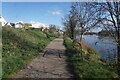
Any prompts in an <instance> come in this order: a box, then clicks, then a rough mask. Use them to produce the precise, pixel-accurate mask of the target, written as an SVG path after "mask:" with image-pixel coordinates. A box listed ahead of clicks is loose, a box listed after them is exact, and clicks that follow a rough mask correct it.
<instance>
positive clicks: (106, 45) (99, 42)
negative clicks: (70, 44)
mask: <svg viewBox="0 0 120 80" xmlns="http://www.w3.org/2000/svg"><path fill="white" fill-rule="evenodd" d="M76 38H77V39H79V36H77V37H76ZM107 39H108V37H106V38H104V39H103V38H101V37H99V36H97V35H84V36H83V40H84V41H85V43H86V44H87V45H89V46H90V47H92V48H93V49H95V50H96V51H97V52H98V53H99V56H100V58H101V59H109V61H114V59H116V58H115V57H116V56H117V46H116V44H115V43H114V42H112V41H109V40H107Z"/></svg>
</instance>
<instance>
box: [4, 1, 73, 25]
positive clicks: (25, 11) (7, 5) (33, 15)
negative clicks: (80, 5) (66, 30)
mask: <svg viewBox="0 0 120 80" xmlns="http://www.w3.org/2000/svg"><path fill="white" fill-rule="evenodd" d="M70 6H71V3H70V2H3V3H2V16H3V17H4V18H5V19H6V20H7V21H8V22H18V21H23V22H31V21H34V22H41V23H45V24H47V25H49V24H55V25H58V26H62V21H61V18H62V17H63V16H64V15H65V14H66V13H68V12H69V10H70Z"/></svg>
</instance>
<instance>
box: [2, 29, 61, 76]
mask: <svg viewBox="0 0 120 80" xmlns="http://www.w3.org/2000/svg"><path fill="white" fill-rule="evenodd" d="M48 36H49V38H48ZM58 36H59V35H57V34H50V33H49V32H42V31H40V30H34V29H28V30H22V29H13V28H10V27H3V29H2V43H3V45H2V71H3V72H2V74H3V78H8V77H10V74H12V73H14V72H16V71H18V70H20V69H21V68H23V67H25V66H26V64H27V63H28V62H29V61H30V60H31V59H32V58H33V57H35V56H37V55H38V54H39V52H41V51H42V50H43V49H44V48H45V46H46V45H47V44H48V43H49V42H50V41H51V40H53V39H54V38H56V37H58Z"/></svg>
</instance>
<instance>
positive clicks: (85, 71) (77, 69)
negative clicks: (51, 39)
mask: <svg viewBox="0 0 120 80" xmlns="http://www.w3.org/2000/svg"><path fill="white" fill-rule="evenodd" d="M72 42H73V41H72V40H71V39H70V38H69V37H64V45H65V46H66V48H67V50H66V54H67V56H68V61H69V62H70V64H69V65H70V68H71V70H72V71H73V73H74V74H75V77H76V78H78V79H81V78H118V75H117V73H116V72H117V71H116V70H114V69H112V68H110V67H108V66H106V65H103V64H101V61H100V59H99V57H98V55H97V54H94V53H90V52H87V51H83V60H82V59H81V57H80V56H79V57H78V55H77V53H76V50H74V49H73V47H72V46H73V45H72ZM77 51H79V52H81V49H78V50H77ZM91 52H92V51H91Z"/></svg>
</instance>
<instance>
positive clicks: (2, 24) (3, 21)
mask: <svg viewBox="0 0 120 80" xmlns="http://www.w3.org/2000/svg"><path fill="white" fill-rule="evenodd" d="M5 25H8V26H11V24H10V23H8V22H7V21H6V20H5V19H4V18H3V17H2V16H0V26H5Z"/></svg>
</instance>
